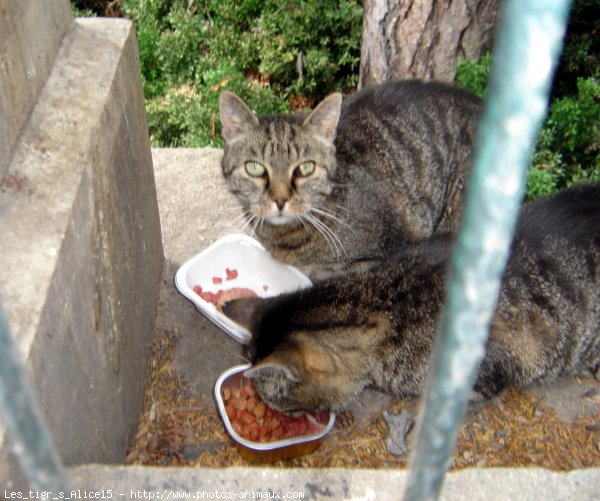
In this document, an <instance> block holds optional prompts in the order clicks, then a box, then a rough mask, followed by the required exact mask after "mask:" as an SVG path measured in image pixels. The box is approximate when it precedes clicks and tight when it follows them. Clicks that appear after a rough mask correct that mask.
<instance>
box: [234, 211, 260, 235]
mask: <svg viewBox="0 0 600 501" xmlns="http://www.w3.org/2000/svg"><path fill="white" fill-rule="evenodd" d="M254 219H256V216H255V215H254V214H252V213H251V212H247V213H246V218H245V222H244V224H243V225H242V227H241V228H240V229H239V230H238V232H239V233H244V232H245V231H246V228H248V226H250V223H252V221H253V220H254ZM254 228H256V226H254Z"/></svg>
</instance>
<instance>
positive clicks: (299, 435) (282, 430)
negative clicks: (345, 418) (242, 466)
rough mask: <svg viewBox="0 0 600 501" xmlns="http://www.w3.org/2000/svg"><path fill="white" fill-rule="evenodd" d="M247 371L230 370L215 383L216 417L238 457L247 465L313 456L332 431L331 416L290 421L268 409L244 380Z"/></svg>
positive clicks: (324, 414) (249, 381)
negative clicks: (232, 441) (230, 439)
mask: <svg viewBox="0 0 600 501" xmlns="http://www.w3.org/2000/svg"><path fill="white" fill-rule="evenodd" d="M249 368H250V364H246V365H237V366H235V367H231V368H230V369H228V370H226V371H225V372H223V373H222V374H221V375H220V376H219V378H218V379H217V382H216V383H215V399H216V401H217V408H218V410H219V414H220V415H221V419H222V420H223V424H224V425H225V429H226V430H227V432H228V433H229V435H230V436H231V438H232V439H233V440H234V442H235V445H236V447H237V449H238V452H239V453H240V455H241V456H242V457H243V458H244V459H245V460H246V461H248V462H251V463H272V462H275V461H280V460H283V459H291V458H294V457H298V456H304V455H306V454H310V453H311V452H314V451H315V450H316V449H317V448H318V447H319V445H321V442H322V441H323V439H324V437H325V436H326V435H327V434H328V433H329V432H330V431H331V429H332V428H333V425H334V424H335V414H334V413H333V412H328V411H324V412H323V411H322V412H317V413H313V414H306V415H303V416H299V417H291V416H287V415H285V414H283V413H281V412H279V411H276V410H274V409H271V408H270V407H269V406H268V405H266V404H265V403H264V402H263V401H262V400H261V399H260V396H259V395H258V393H257V392H256V387H255V386H254V382H253V381H252V379H250V378H247V377H245V376H244V372H245V371H246V370H247V369H249Z"/></svg>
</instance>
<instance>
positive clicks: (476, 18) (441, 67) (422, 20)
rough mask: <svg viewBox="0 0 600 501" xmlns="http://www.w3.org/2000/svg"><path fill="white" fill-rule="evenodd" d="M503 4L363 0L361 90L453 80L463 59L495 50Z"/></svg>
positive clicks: (478, 0) (477, 0)
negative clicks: (390, 84) (409, 81)
mask: <svg viewBox="0 0 600 501" xmlns="http://www.w3.org/2000/svg"><path fill="white" fill-rule="evenodd" d="M499 5H500V0H400V1H398V0H396V1H395V0H364V19H363V40H362V48H361V64H360V84H359V86H360V87H367V86H369V85H374V84H377V83H381V82H384V81H386V80H393V79H396V80H401V79H409V78H420V79H425V80H430V79H435V80H442V81H446V82H452V81H453V80H454V74H455V67H456V63H457V62H458V60H459V59H461V58H464V59H478V58H479V57H481V56H482V55H484V54H485V53H486V52H489V51H490V50H491V46H492V40H493V33H494V27H495V25H496V17H497V12H498V9H499Z"/></svg>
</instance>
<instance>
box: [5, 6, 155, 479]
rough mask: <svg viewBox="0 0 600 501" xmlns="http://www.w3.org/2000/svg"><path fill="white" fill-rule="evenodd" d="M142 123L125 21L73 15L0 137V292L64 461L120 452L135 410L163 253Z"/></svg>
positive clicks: (133, 49) (131, 36)
mask: <svg viewBox="0 0 600 501" xmlns="http://www.w3.org/2000/svg"><path fill="white" fill-rule="evenodd" d="M33 3H35V4H37V5H38V6H39V9H40V10H41V11H43V12H48V11H53V9H52V8H51V7H50V4H55V10H54V11H53V12H59V11H60V9H59V8H58V7H60V6H62V4H63V3H64V2H63V1H62V0H44V1H43V2H40V1H37V2H33ZM17 4H19V2H18V1H16V2H13V3H11V4H10V5H11V8H12V9H13V11H12V12H11V13H10V16H12V18H15V16H18V15H20V11H19V9H18V8H17V7H16V5H17ZM41 11H40V12H38V13H37V15H38V18H39V19H40V22H41V23H42V24H44V23H46V25H49V26H50V27H52V26H53V27H54V29H56V24H57V21H56V20H55V19H53V18H52V17H47V18H46V19H43V16H41ZM10 16H9V17H10ZM39 16H41V17H39ZM48 29H50V28H48ZM21 43H25V44H26V43H28V40H27V39H25V40H23V39H22V40H21ZM28 50H29V49H27V48H23V47H21V52H23V53H26V52H27V51H28ZM5 83H6V81H5ZM5 88H6V87H5ZM23 90H24V92H29V90H28V89H23ZM11 92H15V93H19V92H20V88H19V87H18V86H13V87H12V91H11ZM11 100H12V102H19V98H16V97H15V98H11ZM20 118H22V117H20ZM7 123H8V129H9V130H14V129H15V128H16V127H17V125H18V124H17V123H16V122H15V121H12V120H10V117H9V119H8V120H7ZM148 137H149V135H148V125H147V121H146V115H145V111H144V99H143V94H142V85H141V77H140V64H139V59H138V49H137V43H136V39H135V32H134V29H133V25H132V23H130V22H129V21H125V20H107V19H81V20H76V21H75V22H74V23H73V24H72V25H71V27H70V29H69V31H68V33H67V34H66V36H65V37H64V39H63V41H62V44H61V47H60V50H59V51H58V54H57V56H56V58H55V60H54V63H53V65H52V68H51V70H50V72H49V74H48V78H47V80H46V83H45V84H44V86H43V88H42V90H41V91H40V92H39V96H38V98H37V100H36V102H35V105H34V106H33V108H32V111H31V112H30V114H29V115H28V117H27V120H26V121H25V122H24V125H23V126H22V131H21V133H20V135H19V137H18V139H17V141H16V144H15V145H14V146H13V147H12V148H8V147H7V144H6V143H5V140H4V139H3V140H2V142H3V148H4V150H8V149H12V152H13V155H12V158H11V159H10V162H9V165H8V167H7V171H6V174H5V176H4V179H3V181H2V184H1V185H0V235H2V239H3V242H2V245H3V253H2V257H1V266H0V298H1V301H2V304H3V307H4V309H5V311H6V315H7V318H8V321H9V325H10V328H11V332H12V334H13V337H14V339H15V340H16V342H17V345H18V348H19V351H20V352H21V354H22V355H23V360H24V361H26V363H27V366H28V369H29V370H30V374H31V377H32V379H33V382H34V386H35V388H36V390H37V392H38V396H39V401H40V404H41V407H42V411H43V412H44V414H45V416H46V419H47V421H48V424H49V426H50V429H51V432H52V434H53V438H54V440H55V442H56V445H57V448H58V451H59V454H60V456H61V458H62V459H63V461H64V462H65V463H66V464H81V463H88V462H101V463H118V462H121V461H122V459H123V458H124V454H125V449H126V447H127V443H128V441H129V439H130V438H131V434H132V433H133V432H134V429H135V426H136V424H137V419H138V416H139V412H140V410H141V405H142V402H143V396H144V386H145V377H146V370H147V362H148V355H149V348H150V342H151V338H152V334H153V329H154V322H155V317H156V308H157V301H158V290H159V283H160V280H161V278H162V269H163V262H164V255H163V248H162V241H161V231H160V220H159V214H158V204H157V198H156V187H155V182H154V173H153V167H152V157H151V151H150V144H149V140H148ZM0 435H2V433H0ZM0 446H2V447H3V449H2V453H1V454H2V455H0V485H7V482H10V481H12V480H14V479H16V478H17V477H18V475H17V473H16V469H15V468H14V462H12V463H11V466H10V468H9V467H8V464H9V462H8V461H6V460H5V459H6V457H5V456H6V453H7V443H6V441H4V442H3V441H2V438H1V437H0Z"/></svg>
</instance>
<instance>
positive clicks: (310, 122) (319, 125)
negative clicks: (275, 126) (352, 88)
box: [302, 92, 342, 143]
mask: <svg viewBox="0 0 600 501" xmlns="http://www.w3.org/2000/svg"><path fill="white" fill-rule="evenodd" d="M341 109H342V95H341V94H340V93H339V92H336V93H335V94H331V95H330V96H328V97H326V98H325V99H323V101H321V102H320V103H319V106H317V107H316V108H315V109H314V110H313V111H312V113H311V114H310V115H308V116H307V117H306V118H305V119H304V122H303V123H302V125H303V126H304V127H308V128H310V129H312V131H313V133H314V134H316V135H317V136H318V137H320V138H321V139H324V140H325V141H327V142H329V143H333V140H334V139H335V130H336V127H337V124H338V120H339V119H340V112H341Z"/></svg>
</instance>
